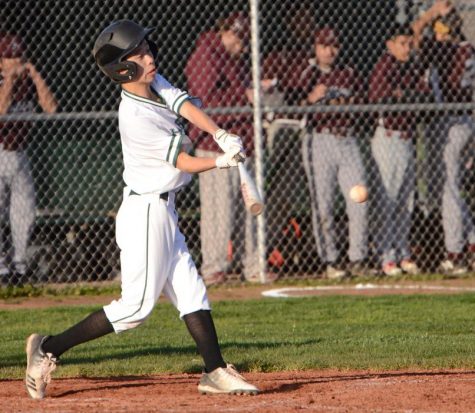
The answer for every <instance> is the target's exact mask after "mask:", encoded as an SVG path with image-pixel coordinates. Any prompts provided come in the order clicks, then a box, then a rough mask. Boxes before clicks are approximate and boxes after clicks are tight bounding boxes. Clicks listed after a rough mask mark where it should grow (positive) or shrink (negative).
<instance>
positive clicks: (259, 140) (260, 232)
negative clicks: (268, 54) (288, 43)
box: [250, 0, 266, 283]
mask: <svg viewBox="0 0 475 413" xmlns="http://www.w3.org/2000/svg"><path fill="white" fill-rule="evenodd" d="M250 9H251V56H252V84H253V100H254V110H253V114H254V147H255V152H254V154H255V155H254V156H255V166H256V185H257V188H258V190H259V191H260V192H261V194H262V196H263V198H264V167H263V160H264V156H263V155H264V154H263V146H264V145H263V141H264V140H263V136H262V102H261V82H260V80H261V74H260V67H261V62H260V45H259V39H260V38H259V0H250ZM264 202H265V199H264ZM265 227H266V220H265V209H264V212H263V213H262V214H261V215H259V216H258V217H257V248H258V252H259V277H260V280H261V282H262V283H265V282H266V233H265Z"/></svg>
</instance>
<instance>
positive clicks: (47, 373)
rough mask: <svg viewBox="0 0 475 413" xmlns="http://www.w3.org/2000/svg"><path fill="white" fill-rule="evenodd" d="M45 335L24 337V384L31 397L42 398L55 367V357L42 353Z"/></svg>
mask: <svg viewBox="0 0 475 413" xmlns="http://www.w3.org/2000/svg"><path fill="white" fill-rule="evenodd" d="M45 340H46V336H40V335H39V334H32V335H31V336H30V337H28V338H27V339H26V359H27V367H26V376H25V385H26V391H27V392H28V395H29V396H30V397H31V398H32V399H43V398H44V397H45V392H46V386H47V385H48V383H49V382H50V381H51V372H53V371H54V369H55V368H56V363H57V359H56V357H54V356H53V355H52V354H51V353H44V352H43V350H42V349H41V345H42V344H43V342H44V341H45Z"/></svg>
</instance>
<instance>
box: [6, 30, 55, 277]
mask: <svg viewBox="0 0 475 413" xmlns="http://www.w3.org/2000/svg"><path fill="white" fill-rule="evenodd" d="M25 54H26V48H25V45H24V43H23V41H22V39H21V38H20V37H19V36H18V35H14V34H11V33H3V34H0V115H5V114H15V113H18V114H19V113H34V112H36V111H37V110H38V109H41V110H43V111H44V112H47V113H53V112H55V111H56V107H57V104H56V100H55V99H54V96H53V94H52V93H51V91H50V90H49V88H48V85H47V84H46V82H45V81H44V79H43V77H42V76H41V74H40V73H39V72H38V70H37V69H36V68H35V66H34V65H33V64H32V63H31V62H29V61H28V60H27V59H26V56H25ZM38 106H39V107H38ZM30 126H31V125H30V124H29V122H25V121H10V122H2V123H1V124H0V211H1V212H0V214H2V215H3V214H4V210H5V209H6V208H7V206H6V203H7V189H9V192H10V205H9V208H8V210H9V215H10V230H11V235H12V243H13V252H14V253H13V259H12V261H13V274H11V271H10V269H9V268H8V266H7V262H6V260H5V258H4V257H3V256H2V254H3V252H4V251H3V249H4V248H3V247H4V245H3V244H4V240H3V227H2V226H1V225H0V282H1V283H8V284H16V283H21V282H24V281H26V279H24V276H25V274H26V271H27V262H26V250H27V246H28V239H29V237H30V234H31V230H32V227H33V224H34V221H35V189H34V186H33V178H32V176H31V170H30V163H29V161H28V158H27V155H26V144H27V142H26V141H27V138H28V132H29V128H30Z"/></svg>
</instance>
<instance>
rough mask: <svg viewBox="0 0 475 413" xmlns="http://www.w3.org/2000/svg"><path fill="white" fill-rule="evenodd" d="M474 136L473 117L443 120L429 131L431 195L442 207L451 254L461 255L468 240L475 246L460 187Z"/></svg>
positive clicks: (446, 240)
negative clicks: (467, 152) (467, 153)
mask: <svg viewBox="0 0 475 413" xmlns="http://www.w3.org/2000/svg"><path fill="white" fill-rule="evenodd" d="M473 133H474V123H473V119H472V118H471V117H470V116H452V117H449V116H444V117H440V118H439V119H437V120H436V121H434V122H433V123H431V124H430V125H429V126H428V127H427V131H426V152H427V185H428V189H429V190H428V192H429V196H430V197H431V200H432V201H433V202H434V204H433V205H434V207H438V206H439V205H442V224H443V228H444V239H445V248H446V249H447V251H448V252H451V253H461V252H462V251H463V249H464V247H465V244H466V243H467V241H468V243H469V244H475V229H474V226H473V221H472V217H471V213H470V211H469V208H468V205H467V203H466V201H465V199H464V198H463V197H462V195H461V188H460V183H461V177H462V173H463V165H464V163H465V156H464V155H465V150H466V149H467V148H469V145H470V144H473Z"/></svg>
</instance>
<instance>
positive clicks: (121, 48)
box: [92, 20, 158, 83]
mask: <svg viewBox="0 0 475 413" xmlns="http://www.w3.org/2000/svg"><path fill="white" fill-rule="evenodd" d="M154 30H155V28H144V27H142V26H140V25H139V24H137V23H135V22H133V21H131V20H117V21H115V22H113V23H111V24H110V25H109V26H107V27H106V28H105V29H104V30H103V31H102V32H101V34H100V35H99V36H98V37H97V39H96V42H95V43H94V48H93V50H92V54H93V55H94V59H95V60H96V63H97V65H98V66H99V68H100V69H101V70H102V71H103V72H104V73H105V74H106V75H107V76H108V77H110V78H111V79H112V80H113V81H114V82H116V83H126V82H131V81H133V80H134V78H135V76H136V74H137V65H136V64H135V63H134V62H129V61H126V60H124V58H125V57H127V55H128V54H130V53H131V52H132V51H133V50H134V49H136V48H137V47H138V46H139V45H140V43H142V41H143V40H144V39H145V40H147V42H148V44H149V47H150V50H151V52H152V54H153V57H154V58H156V57H157V52H158V49H157V46H156V45H155V44H154V43H153V42H151V41H150V40H148V39H147V36H148V35H149V34H150V33H151V32H153V31H154Z"/></svg>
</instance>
